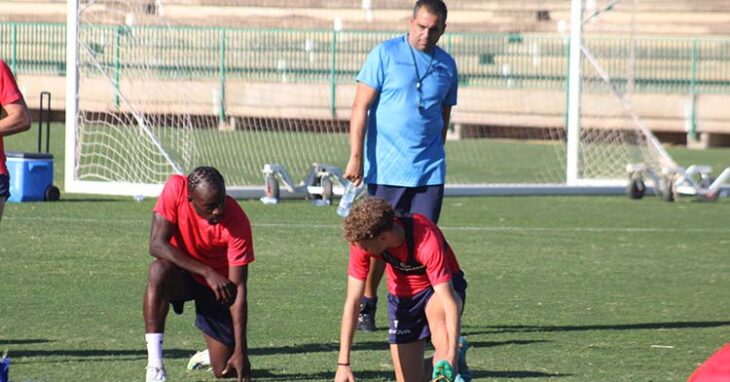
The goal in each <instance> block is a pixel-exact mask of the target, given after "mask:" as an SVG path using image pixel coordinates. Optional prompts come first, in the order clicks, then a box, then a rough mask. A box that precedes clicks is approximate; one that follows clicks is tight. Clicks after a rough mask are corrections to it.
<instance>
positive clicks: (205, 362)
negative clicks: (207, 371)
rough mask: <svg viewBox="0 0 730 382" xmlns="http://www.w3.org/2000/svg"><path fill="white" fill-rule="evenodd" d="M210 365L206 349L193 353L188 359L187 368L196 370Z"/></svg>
mask: <svg viewBox="0 0 730 382" xmlns="http://www.w3.org/2000/svg"><path fill="white" fill-rule="evenodd" d="M209 366H210V353H208V349H205V350H203V351H199V352H197V353H195V354H193V356H192V357H190V361H188V370H198V369H203V368H206V367H209Z"/></svg>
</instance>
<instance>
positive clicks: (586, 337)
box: [0, 139, 730, 382]
mask: <svg viewBox="0 0 730 382" xmlns="http://www.w3.org/2000/svg"><path fill="white" fill-rule="evenodd" d="M59 141H60V139H58V140H54V141H53V142H52V143H53V145H54V148H52V151H53V152H54V154H56V157H57V162H56V168H57V170H58V169H59V168H62V165H61V163H62V156H59V152H58V151H56V150H60V149H58V148H57V147H58V146H56V145H58V144H61V143H62V142H59ZM9 146H11V145H9ZM16 147H19V146H17V145H16ZM30 147H31V149H33V147H34V144H33V145H32V146H30ZM8 149H10V150H15V149H16V148H13V147H8ZM31 149H27V150H31ZM680 151H681V150H680ZM682 152H684V151H682ZM708 153H709V154H712V155H715V154H714V153H724V155H719V154H717V160H722V159H723V158H727V150H714V151H702V152H689V151H688V152H686V155H687V157H688V158H690V159H691V160H693V161H695V162H697V163H704V162H702V161H703V160H705V158H706V156H707V155H708ZM61 179H62V178H59V177H58V176H57V178H56V182H57V183H60V180H61ZM153 203H154V200H153V199H146V200H144V201H142V202H135V201H133V200H131V198H106V197H105V198H97V197H93V196H79V195H66V194H64V195H63V197H62V200H61V201H60V202H56V203H21V204H8V205H7V206H6V211H5V215H4V218H3V222H2V225H1V226H0V230H1V231H0V264H1V266H0V280H2V284H1V285H2V294H1V296H2V303H0V350H2V349H9V351H10V356H11V357H12V365H11V369H10V378H11V380H12V381H34V382H41V381H99V380H102V381H116V380H121V381H128V380H140V379H141V378H142V374H143V372H144V366H145V363H146V351H145V346H144V337H143V332H144V329H143V323H142V317H141V302H142V293H143V290H144V284H145V277H146V267H147V264H148V263H149V261H150V260H151V258H150V257H149V256H148V255H147V238H148V235H149V221H150V216H151V215H150V210H151V208H152V206H153ZM241 205H242V206H243V208H244V210H245V211H246V212H247V213H248V215H249V217H250V218H251V221H252V223H253V229H254V241H255V248H256V254H257V261H256V262H255V263H254V264H253V265H252V268H251V273H250V284H249V286H250V301H251V302H250V315H251V318H250V321H249V322H250V324H249V325H250V326H249V343H250V347H251V350H250V354H251V361H252V364H253V368H254V376H255V378H256V380H258V381H322V380H331V379H332V377H333V376H334V370H335V367H336V357H337V349H338V345H337V342H338V335H339V334H338V333H339V321H340V316H341V310H342V306H341V304H342V302H343V298H344V289H345V280H346V276H345V266H346V245H345V243H344V242H343V241H342V239H341V231H340V228H339V222H340V219H339V217H338V216H337V215H336V214H335V208H334V206H332V207H329V208H326V207H321V208H314V207H311V206H310V205H309V203H307V202H304V201H286V202H284V203H282V204H281V205H278V206H265V205H262V204H261V203H259V202H256V201H241ZM729 213H730V201H728V200H727V199H722V200H720V201H719V202H717V203H698V202H694V201H681V202H677V203H665V202H663V201H661V200H660V199H658V198H646V199H644V200H641V201H631V200H628V199H627V198H625V197H514V198H512V197H500V198H496V197H493V198H447V199H446V200H445V203H444V210H443V214H442V221H441V226H442V227H443V229H444V232H445V233H446V236H447V238H448V239H449V241H450V243H451V244H452V246H453V247H454V250H455V251H456V253H457V256H458V258H459V261H460V263H461V265H462V267H463V268H464V269H465V271H466V274H467V280H468V282H469V289H468V290H467V306H466V312H465V315H464V322H463V331H464V333H465V334H466V335H467V336H468V338H469V341H470V343H471V344H472V346H473V348H472V349H471V350H469V353H468V358H469V362H470V365H471V368H472V370H473V374H474V376H475V379H476V380H485V381H486V380H489V381H521V380H530V381H533V380H534V381H566V382H567V381H576V382H578V381H632V382H634V381H681V380H685V379H686V378H687V377H688V376H689V374H690V373H691V372H692V370H694V368H695V367H696V366H697V365H698V364H699V363H700V362H701V361H702V360H704V359H706V358H707V357H708V356H709V355H710V354H711V353H712V352H713V351H714V350H715V349H716V348H719V347H720V346H721V345H722V344H723V343H725V342H726V340H727V338H728V331H729V330H730V320H729V319H728V318H727V317H728V314H727V313H728V312H727V309H726V308H724V306H725V305H726V304H725V302H726V301H728V298H730V292H729V291H728V288H727V278H728V276H727V275H728V274H729V271H730V265H728V263H727V262H726V261H724V260H725V255H726V252H727V250H726V248H727V246H728V244H729V242H730V239H728V238H730V228H728V226H727V224H726V222H727V221H728V220H727V219H728V216H729ZM383 289H384V288H383V287H381V297H384V293H383V292H384V290H383ZM381 301H382V302H381V304H380V310H379V312H378V324H379V326H380V327H381V329H380V330H379V331H378V332H376V333H373V334H368V333H358V334H357V335H356V338H355V349H354V353H353V356H352V364H353V367H354V369H355V370H356V373H357V374H356V375H357V376H358V377H359V380H362V381H388V380H392V379H393V373H392V366H391V365H390V356H389V353H388V351H387V345H386V344H385V337H386V332H385V330H383V329H382V327H383V325H384V324H385V319H386V312H385V311H386V309H385V304H384V302H385V301H384V299H381ZM192 310H193V309H192V306H188V307H187V309H186V312H185V314H184V315H183V316H173V315H171V316H170V319H169V320H168V327H167V336H166V339H165V348H166V358H167V361H166V362H167V368H168V372H169V375H170V379H171V380H177V381H212V380H213V377H212V375H211V374H209V373H206V372H199V371H195V372H188V371H185V370H184V369H185V364H186V362H187V359H188V357H190V356H191V355H192V354H193V353H194V352H195V351H196V350H200V349H201V348H202V347H204V342H203V340H202V337H201V335H200V334H199V332H198V331H197V329H195V328H194V327H193V325H192V321H193V315H192V314H191V313H192Z"/></svg>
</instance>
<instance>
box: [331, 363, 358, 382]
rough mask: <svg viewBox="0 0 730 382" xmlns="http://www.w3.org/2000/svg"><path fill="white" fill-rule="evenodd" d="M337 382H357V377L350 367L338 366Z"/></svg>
mask: <svg viewBox="0 0 730 382" xmlns="http://www.w3.org/2000/svg"><path fill="white" fill-rule="evenodd" d="M335 382H355V375H354V374H352V369H351V368H350V366H342V365H337V373H336V374H335Z"/></svg>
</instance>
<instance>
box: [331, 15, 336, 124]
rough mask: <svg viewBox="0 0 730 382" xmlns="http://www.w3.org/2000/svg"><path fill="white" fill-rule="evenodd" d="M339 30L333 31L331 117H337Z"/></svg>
mask: <svg viewBox="0 0 730 382" xmlns="http://www.w3.org/2000/svg"><path fill="white" fill-rule="evenodd" d="M336 67H337V30H336V29H335V30H332V63H331V68H330V115H332V118H335V117H337V101H336V100H335V98H336V96H337V70H336Z"/></svg>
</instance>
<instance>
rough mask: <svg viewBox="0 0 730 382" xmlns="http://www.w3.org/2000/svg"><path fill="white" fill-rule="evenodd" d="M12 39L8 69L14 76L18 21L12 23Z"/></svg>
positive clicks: (16, 58)
mask: <svg viewBox="0 0 730 382" xmlns="http://www.w3.org/2000/svg"><path fill="white" fill-rule="evenodd" d="M11 40H12V52H11V56H10V70H11V71H12V72H13V74H14V75H15V76H17V75H18V71H17V69H18V68H17V62H18V23H13V29H12V32H11Z"/></svg>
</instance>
